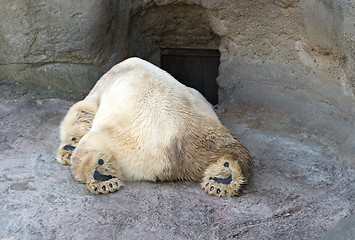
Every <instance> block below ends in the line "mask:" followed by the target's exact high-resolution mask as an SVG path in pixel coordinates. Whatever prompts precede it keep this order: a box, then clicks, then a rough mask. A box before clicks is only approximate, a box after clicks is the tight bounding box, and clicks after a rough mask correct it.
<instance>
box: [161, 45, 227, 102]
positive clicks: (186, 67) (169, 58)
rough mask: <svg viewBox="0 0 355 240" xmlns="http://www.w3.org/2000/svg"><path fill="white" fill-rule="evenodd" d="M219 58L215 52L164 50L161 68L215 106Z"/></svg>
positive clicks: (218, 54) (217, 52)
mask: <svg viewBox="0 0 355 240" xmlns="http://www.w3.org/2000/svg"><path fill="white" fill-rule="evenodd" d="M219 58H220V53H219V51H217V50H191V49H188V50H187V49H164V50H163V54H162V57H161V68H162V69H164V70H165V71H167V72H168V73H170V74H171V75H172V76H173V77H175V78H176V79H177V80H178V81H179V82H181V83H183V84H185V85H186V86H189V87H192V88H195V89H196V90H198V91H199V92H200V93H201V94H202V95H204V96H205V98H206V99H207V101H209V102H210V103H211V104H212V105H215V104H217V103H218V85H217V82H216V78H217V77H218V68H219V64H220V61H219Z"/></svg>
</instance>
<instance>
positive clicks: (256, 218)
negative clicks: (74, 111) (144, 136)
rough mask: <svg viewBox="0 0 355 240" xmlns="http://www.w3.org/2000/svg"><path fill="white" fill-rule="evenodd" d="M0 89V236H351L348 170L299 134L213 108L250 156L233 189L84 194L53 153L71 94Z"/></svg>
mask: <svg viewBox="0 0 355 240" xmlns="http://www.w3.org/2000/svg"><path fill="white" fill-rule="evenodd" d="M0 88H1V89H0V170H1V175H0V216H1V217H0V226H1V227H0V239H4V240H5V239H155V240H157V239H233V238H237V239H319V238H324V239H352V238H351V237H353V236H355V219H354V215H352V214H353V211H354V196H355V182H354V176H355V171H354V169H350V168H347V167H346V166H344V165H342V164H341V163H340V162H338V161H336V160H335V156H332V154H331V152H330V153H329V154H324V149H325V148H324V145H322V144H321V143H319V141H317V140H316V139H315V138H314V137H312V136H308V135H307V134H306V133H297V134H295V133H292V134H291V133H287V132H285V131H279V132H277V131H266V130H262V129H259V128H252V127H250V125H248V124H247V123H243V121H240V120H238V119H237V118H236V115H235V114H233V113H221V119H222V121H223V122H224V123H225V124H226V125H227V126H228V127H229V129H230V130H231V131H232V132H234V133H236V134H237V135H238V136H239V137H240V139H241V140H242V141H243V142H244V143H245V145H246V146H247V147H248V148H249V150H250V152H251V155H252V157H253V164H254V177H253V179H252V181H251V183H250V184H249V185H248V186H247V188H246V189H245V190H244V192H243V194H242V195H241V196H240V197H233V198H230V199H221V198H216V197H211V196H209V195H207V194H205V193H204V192H203V191H202V190H200V187H199V184H198V183H192V182H173V183H150V182H127V183H126V186H125V187H124V188H123V189H122V190H120V191H119V192H116V193H114V194H109V195H92V194H91V193H90V192H89V191H88V190H87V189H86V187H85V186H84V185H82V184H80V183H77V182H74V180H73V179H72V177H71V173H70V169H69V168H68V167H67V166H62V165H60V164H58V163H57V162H56V160H55V151H56V148H57V145H58V143H59V136H58V126H59V123H60V121H61V119H62V118H63V116H64V115H65V113H66V111H67V110H68V108H69V106H70V105H71V104H73V102H71V101H65V100H61V99H42V100H38V99H37V100H36V98H33V97H31V95H29V94H24V95H23V96H22V95H21V93H18V92H17V91H16V89H13V88H12V87H11V86H7V85H2V86H1V87H0Z"/></svg>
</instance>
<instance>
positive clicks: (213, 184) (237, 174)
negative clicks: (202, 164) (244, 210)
mask: <svg viewBox="0 0 355 240" xmlns="http://www.w3.org/2000/svg"><path fill="white" fill-rule="evenodd" d="M244 183H245V181H244V178H243V176H242V173H241V170H240V168H239V166H238V164H237V162H235V161H232V160H226V159H223V158H222V159H219V160H218V161H217V162H215V163H212V164H211V165H210V166H209V167H208V168H207V169H206V171H205V174H204V177H203V180H202V183H201V188H202V189H203V190H205V192H207V193H209V194H211V195H213V196H217V197H231V196H234V195H238V194H239V192H240V188H241V186H242V185H243V184H244Z"/></svg>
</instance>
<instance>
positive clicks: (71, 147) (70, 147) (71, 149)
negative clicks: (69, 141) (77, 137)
mask: <svg viewBox="0 0 355 240" xmlns="http://www.w3.org/2000/svg"><path fill="white" fill-rule="evenodd" d="M62 149H63V150H64V151H74V149H75V147H74V146H72V145H65V146H64V147H63V148H62Z"/></svg>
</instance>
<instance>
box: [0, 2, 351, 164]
mask: <svg viewBox="0 0 355 240" xmlns="http://www.w3.org/2000/svg"><path fill="white" fill-rule="evenodd" d="M0 4H1V6H2V7H1V9H0V22H1V24H0V33H1V34H0V80H1V81H5V80H6V81H16V82H21V83H33V84H36V85H39V86H42V87H45V88H46V89H54V90H56V91H61V92H62V93H70V94H72V95H73V96H77V98H78V99H79V98H81V97H82V96H83V95H85V94H86V93H87V92H88V91H89V90H90V88H91V87H92V86H93V85H94V84H95V82H96V80H97V79H98V78H99V77H100V76H101V75H102V74H103V73H104V72H105V71H107V70H108V69H109V68H110V67H111V66H113V65H114V64H115V63H117V62H119V61H121V60H123V59H125V58H127V57H129V56H140V57H142V58H145V59H147V60H149V61H151V62H153V63H155V64H157V65H159V64H160V54H161V52H160V51H161V49H162V48H203V49H219V51H220V52H221V65H220V69H219V70H220V75H219V77H218V79H217V81H218V84H219V86H220V90H219V105H220V106H221V107H222V109H224V111H226V112H227V113H228V112H230V113H233V114H234V115H237V116H238V119H240V122H241V123H246V124H248V125H249V126H250V127H257V128H265V129H273V130H280V129H284V130H287V131H288V133H289V134H303V135H307V136H308V137H315V138H317V139H318V140H319V141H321V142H322V143H323V145H324V146H325V147H324V151H325V152H328V153H330V154H332V155H334V156H338V157H339V159H340V160H342V161H344V162H346V163H349V164H350V165H352V166H353V161H352V156H354V155H355V150H354V149H355V128H354V122H355V97H354V93H355V2H354V1H347V0H261V1H260V0H259V1H257V0H238V1H229V0H216V1H215V0H214V1H212V0H164V1H161V0H160V1H158V0H134V1H128V0H126V1H115V0H85V1H84V0H77V1H66V2H64V1H61V2H58V1H54V0H38V1H34V0H29V1H20V0H0Z"/></svg>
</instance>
